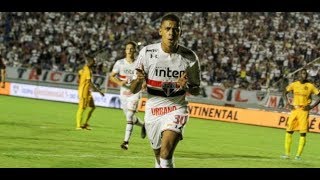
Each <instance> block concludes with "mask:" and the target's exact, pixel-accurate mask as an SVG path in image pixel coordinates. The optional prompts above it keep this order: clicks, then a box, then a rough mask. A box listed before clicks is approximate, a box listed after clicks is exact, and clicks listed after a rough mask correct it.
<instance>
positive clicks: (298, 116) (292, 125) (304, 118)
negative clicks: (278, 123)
mask: <svg viewBox="0 0 320 180" xmlns="http://www.w3.org/2000/svg"><path fill="white" fill-rule="evenodd" d="M286 130H287V131H299V132H300V133H306V132H308V131H309V111H305V110H303V109H302V108H298V109H294V110H292V111H291V114H290V116H289V119H288V123H287V129H286Z"/></svg>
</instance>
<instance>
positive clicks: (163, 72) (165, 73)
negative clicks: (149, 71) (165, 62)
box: [156, 67, 185, 78]
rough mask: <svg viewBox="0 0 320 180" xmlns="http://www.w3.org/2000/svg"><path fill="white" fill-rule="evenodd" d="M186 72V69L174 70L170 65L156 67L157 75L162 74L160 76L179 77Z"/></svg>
mask: <svg viewBox="0 0 320 180" xmlns="http://www.w3.org/2000/svg"><path fill="white" fill-rule="evenodd" d="M184 72H185V71H177V70H172V69H170V68H169V67H166V68H161V67H156V76H160V77H174V78H178V77H180V76H182V74H183V73H184Z"/></svg>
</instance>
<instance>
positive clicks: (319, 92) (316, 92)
mask: <svg viewBox="0 0 320 180" xmlns="http://www.w3.org/2000/svg"><path fill="white" fill-rule="evenodd" d="M310 87H311V91H312V93H313V94H315V95H319V94H320V91H319V89H318V88H317V87H316V86H315V85H314V84H312V83H310Z"/></svg>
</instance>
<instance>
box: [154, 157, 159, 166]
mask: <svg viewBox="0 0 320 180" xmlns="http://www.w3.org/2000/svg"><path fill="white" fill-rule="evenodd" d="M154 167H155V168H161V166H160V164H159V163H158V161H157V158H154Z"/></svg>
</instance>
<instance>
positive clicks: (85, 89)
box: [76, 57, 104, 130]
mask: <svg viewBox="0 0 320 180" xmlns="http://www.w3.org/2000/svg"><path fill="white" fill-rule="evenodd" d="M94 64H95V60H94V59H93V58H92V57H87V62H86V64H85V66H84V67H83V68H82V69H81V70H79V72H78V75H79V77H80V78H79V87H78V97H79V106H78V111H77V115H76V124H77V125H76V129H86V130H91V128H89V124H88V121H89V119H90V117H91V115H92V113H93V111H94V109H95V104H94V100H93V98H92V95H91V89H93V90H94V91H97V92H99V93H100V94H101V96H104V94H103V93H102V92H101V90H100V89H98V88H97V87H96V86H95V85H94V83H93V82H92V72H91V68H92V67H93V66H94ZM87 108H88V111H87V112H86V116H85V121H84V123H82V115H83V112H84V111H85V110H86V109H87Z"/></svg>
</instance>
